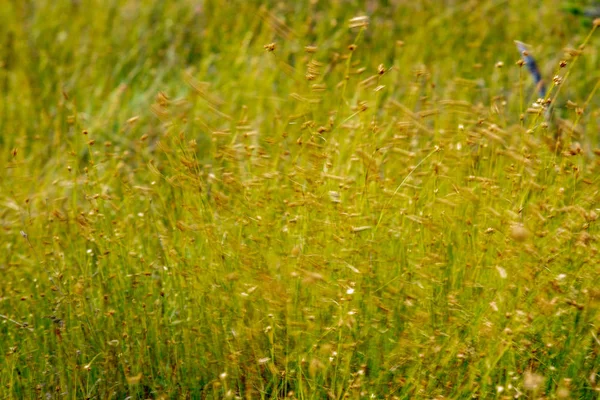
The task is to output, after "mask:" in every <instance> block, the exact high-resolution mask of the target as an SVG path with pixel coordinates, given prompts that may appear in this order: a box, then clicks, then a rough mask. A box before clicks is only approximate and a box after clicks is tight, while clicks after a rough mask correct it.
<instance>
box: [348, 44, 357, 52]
mask: <svg viewBox="0 0 600 400" xmlns="http://www.w3.org/2000/svg"><path fill="white" fill-rule="evenodd" d="M348 50H350V51H354V50H356V45H355V44H351V45H350V46H348Z"/></svg>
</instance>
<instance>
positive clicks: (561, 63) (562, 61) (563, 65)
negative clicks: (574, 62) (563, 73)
mask: <svg viewBox="0 0 600 400" xmlns="http://www.w3.org/2000/svg"><path fill="white" fill-rule="evenodd" d="M558 65H559V66H560V67H561V68H564V67H566V66H567V61H566V60H560V64H558Z"/></svg>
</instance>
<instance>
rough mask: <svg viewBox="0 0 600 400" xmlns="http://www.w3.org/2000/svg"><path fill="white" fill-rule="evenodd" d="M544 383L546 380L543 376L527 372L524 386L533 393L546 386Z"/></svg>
mask: <svg viewBox="0 0 600 400" xmlns="http://www.w3.org/2000/svg"><path fill="white" fill-rule="evenodd" d="M544 381H545V378H544V377H543V376H542V375H540V374H536V373H535V372H531V371H526V372H525V375H524V376H523V386H524V387H525V389H527V390H531V391H533V392H535V391H537V390H538V389H539V388H540V387H541V386H542V385H543V384H544Z"/></svg>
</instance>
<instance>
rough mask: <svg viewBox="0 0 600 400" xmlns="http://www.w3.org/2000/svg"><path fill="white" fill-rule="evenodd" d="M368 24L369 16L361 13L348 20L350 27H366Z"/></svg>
mask: <svg viewBox="0 0 600 400" xmlns="http://www.w3.org/2000/svg"><path fill="white" fill-rule="evenodd" d="M368 26H369V17H367V16H366V15H361V16H358V17H354V18H352V19H351V20H350V28H366V27H368Z"/></svg>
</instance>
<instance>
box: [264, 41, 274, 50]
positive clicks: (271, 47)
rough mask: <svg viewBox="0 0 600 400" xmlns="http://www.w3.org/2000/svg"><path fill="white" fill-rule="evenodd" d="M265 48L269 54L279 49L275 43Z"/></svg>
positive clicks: (266, 45)
mask: <svg viewBox="0 0 600 400" xmlns="http://www.w3.org/2000/svg"><path fill="white" fill-rule="evenodd" d="M263 47H264V48H265V50H267V51H268V52H272V51H275V48H276V47H277V44H276V43H275V42H273V43H269V44H265V45H264V46H263Z"/></svg>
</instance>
